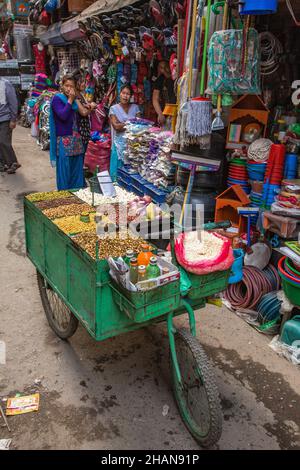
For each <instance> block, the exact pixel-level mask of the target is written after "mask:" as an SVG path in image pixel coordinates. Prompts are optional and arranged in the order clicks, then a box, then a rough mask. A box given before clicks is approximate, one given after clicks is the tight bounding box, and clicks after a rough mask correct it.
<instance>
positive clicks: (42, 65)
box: [32, 44, 46, 73]
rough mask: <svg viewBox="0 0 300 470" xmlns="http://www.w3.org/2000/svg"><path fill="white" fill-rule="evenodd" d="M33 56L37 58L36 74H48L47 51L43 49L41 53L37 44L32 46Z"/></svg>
mask: <svg viewBox="0 0 300 470" xmlns="http://www.w3.org/2000/svg"><path fill="white" fill-rule="evenodd" d="M32 49H33V54H34V58H35V72H36V73H46V50H45V48H43V49H42V50H41V51H40V50H39V48H38V46H37V45H36V44H35V45H34V46H32Z"/></svg>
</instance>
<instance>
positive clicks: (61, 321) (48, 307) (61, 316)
mask: <svg viewBox="0 0 300 470" xmlns="http://www.w3.org/2000/svg"><path fill="white" fill-rule="evenodd" d="M37 282H38V287H39V292H40V296H41V300H42V304H43V307H44V310H45V314H46V317H47V320H48V323H49V325H50V326H51V328H52V330H53V331H54V332H55V333H56V334H57V336H58V337H59V338H61V339H67V338H70V337H71V336H73V334H74V333H75V331H76V330H77V327H78V319H77V318H76V317H75V315H73V313H72V312H71V310H70V309H69V308H68V307H67V306H66V304H65V303H64V302H63V301H62V300H61V298H60V297H59V296H58V294H57V293H56V292H55V291H54V290H53V289H52V288H51V286H50V285H49V284H48V283H47V281H46V279H44V277H43V276H42V275H41V274H40V273H39V272H38V271H37Z"/></svg>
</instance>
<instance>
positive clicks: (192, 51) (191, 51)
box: [188, 0, 198, 98]
mask: <svg viewBox="0 0 300 470" xmlns="http://www.w3.org/2000/svg"><path fill="white" fill-rule="evenodd" d="M197 7H198V0H194V2H193V16H192V32H191V41H190V59H189V81H188V98H190V97H191V95H192V81H193V59H194V47H195V36H196V23H197Z"/></svg>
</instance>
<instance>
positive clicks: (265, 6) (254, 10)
mask: <svg viewBox="0 0 300 470" xmlns="http://www.w3.org/2000/svg"><path fill="white" fill-rule="evenodd" d="M239 4H240V14H241V15H270V14H272V13H276V11H277V7H278V0H241V1H240V2H239Z"/></svg>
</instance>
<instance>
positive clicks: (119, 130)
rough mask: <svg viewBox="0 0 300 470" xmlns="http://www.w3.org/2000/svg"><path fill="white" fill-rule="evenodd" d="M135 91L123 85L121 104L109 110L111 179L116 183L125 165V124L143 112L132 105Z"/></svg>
mask: <svg viewBox="0 0 300 470" xmlns="http://www.w3.org/2000/svg"><path fill="white" fill-rule="evenodd" d="M132 95H133V91H132V88H131V86H130V85H123V86H122V87H121V91H120V103H118V104H115V105H114V106H112V107H111V108H110V110H109V117H110V123H111V128H112V129H111V140H112V151H111V156H110V170H109V173H110V177H111V179H112V181H116V178H117V171H118V168H120V167H121V166H122V164H123V152H124V145H125V141H124V131H125V123H126V121H128V120H129V119H134V118H136V117H141V111H140V109H139V107H138V105H136V104H131V103H130V99H131V97H132Z"/></svg>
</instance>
